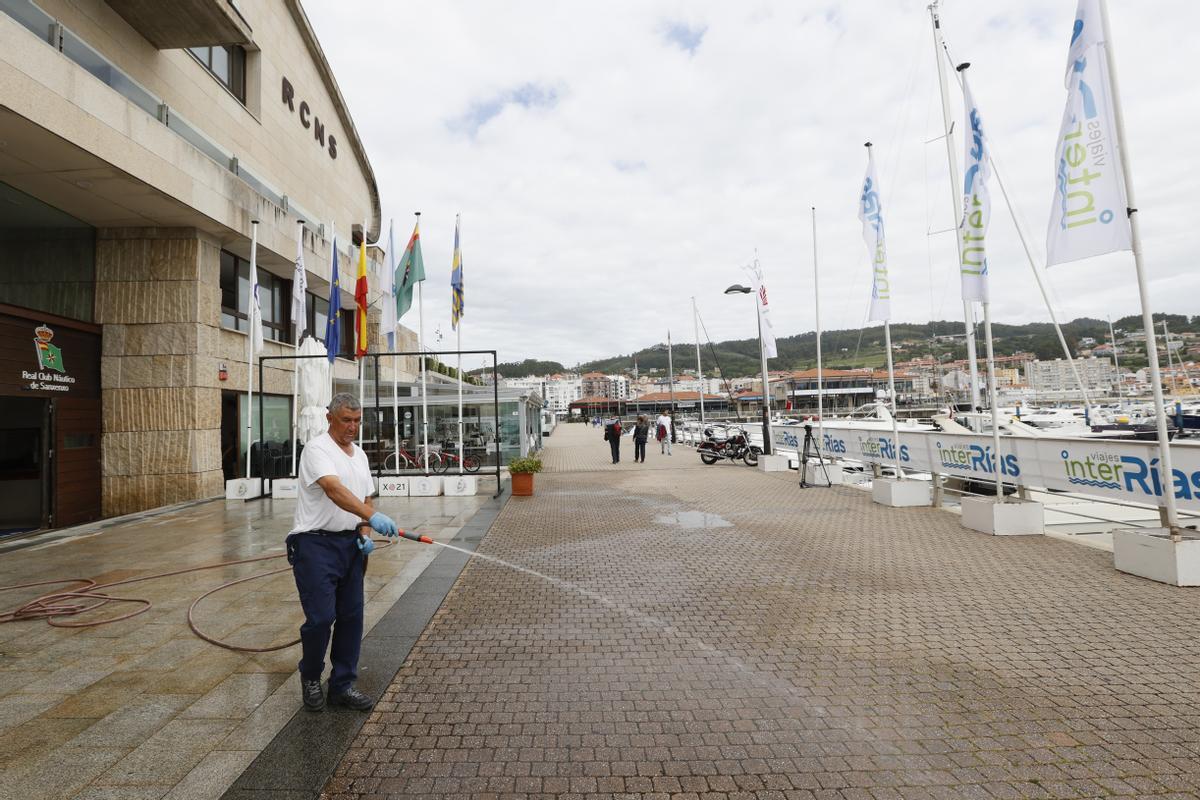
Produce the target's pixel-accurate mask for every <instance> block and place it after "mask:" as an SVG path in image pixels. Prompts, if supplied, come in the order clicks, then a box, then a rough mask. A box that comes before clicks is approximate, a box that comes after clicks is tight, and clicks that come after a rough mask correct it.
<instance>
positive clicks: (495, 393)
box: [251, 350, 504, 500]
mask: <svg viewBox="0 0 1200 800" xmlns="http://www.w3.org/2000/svg"><path fill="white" fill-rule="evenodd" d="M452 355H460V356H469V355H487V356H491V357H492V418H493V420H494V422H495V426H496V427H495V432H494V434H493V437H492V438H493V441H494V444H495V446H496V464H495V472H496V493H495V494H494V495H492V498H493V499H495V498H498V497H499V496H500V495H501V494H503V492H504V488H503V482H502V479H501V476H500V470H501V467H500V380H499V374H498V366H499V364H498V360H497V357H496V351H495V350H426V351H425V352H423V353H421V352H415V351H403V352H400V351H397V352H387V353H367V354H366V355H365V356H362V357H363V358H367V359H372V360H373V362H374V363H373V366H374V370H373V374H374V382H375V404H374V409H373V410H374V414H375V426H376V428H378V429H380V430H382V427H381V422H380V421H381V412H380V406H379V359H381V358H401V357H409V356H412V357H415V358H429V357H430V356H452ZM309 358H324V359H326V360H328V359H329V356H327V355H324V356H323V355H319V354H317V355H310V356H302V355H290V356H259V357H258V441H259V442H262V441H263V433H264V429H263V412H264V410H265V401H264V392H263V390H262V387H263V385H264V383H263V378H264V376H265V368H266V362H268V361H302V360H304V359H309ZM458 379H459V380H460V381H461V380H462V375H459V376H458ZM293 402H294V401H293ZM422 423H423V424H428V420H422ZM296 433H297V431H296V429H295V427H292V428H291V437H292V441H293V442H294V441H295V440H296ZM426 464H427V465H428V461H427V462H426ZM399 468H400V465H399V464H397V465H396V469H397V472H399ZM259 472H260V475H259V477H260V478H261V479H262V481H263V492H262V493H261V494H260V495H259V496H258V497H256V498H251V499H253V500H258V499H263V498H267V497H271V496H272V495H271V487H272V486H273V483H274V481H275V479H274V478H267V477H266V476H264V475H261V472H262V467H261V462H260V466H259ZM382 476H383V461H382V459H381V460H378V461H377V462H376V465H375V478H376V479H379V478H381V477H382ZM425 476H426V477H428V476H429V471H428V469H426V471H425ZM288 477H289V478H295V477H297V476H295V475H289V476H288Z"/></svg>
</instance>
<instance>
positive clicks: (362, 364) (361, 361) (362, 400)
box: [354, 220, 367, 448]
mask: <svg viewBox="0 0 1200 800" xmlns="http://www.w3.org/2000/svg"><path fill="white" fill-rule="evenodd" d="M359 251H360V252H359V254H358V260H359V262H362V260H363V258H364V254H365V253H366V252H367V222H366V220H363V224H362V240H361V243H360V244H359ZM357 274H358V273H357V272H355V275H357ZM354 282H355V287H354V293H355V294H358V286H357V284H358V280H357V278H356V279H355V281H354ZM357 306H358V304H357V303H355V309H354V349H355V355H354V357H355V358H356V359H358V405H359V407H360V408H362V407H364V406H365V404H366V396H365V394H364V391H365V387H366V381H365V380H364V375H363V373H364V371H365V368H366V362H367V359H366V357H365V356H360V355H358V352H357V351H358V337H359V332H360V331H361V330H362V329H363V327H364V324H363V322H362V321H361V320H360V319H359V318H358V316H359V314H361V313H362V310H361V309H359V308H358V307H357ZM363 344H364V345H365V344H367V342H365V341H364V342H363ZM363 416H366V415H365V414H364V415H363ZM366 427H367V426H366V425H362V424H360V425H359V426H358V446H359V447H360V448H361V447H362V445H363V433H364V431H365V430H366Z"/></svg>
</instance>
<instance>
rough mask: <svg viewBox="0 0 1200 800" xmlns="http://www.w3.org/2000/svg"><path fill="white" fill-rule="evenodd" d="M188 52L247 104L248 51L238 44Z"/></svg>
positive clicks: (196, 48)
mask: <svg viewBox="0 0 1200 800" xmlns="http://www.w3.org/2000/svg"><path fill="white" fill-rule="evenodd" d="M188 52H189V53H191V54H192V56H193V57H194V58H195V59H196V60H197V61H199V62H200V63H201V64H202V65H203V66H204V68H205V69H206V70H208V71H209V72H210V73H212V76H213V77H214V78H216V79H217V80H218V81H219V82H220V83H221V85H222V86H224V87H225V88H226V89H228V90H229V91H231V92H232V93H233V96H234V97H236V98H237V99H238V102H240V103H241V104H242V105H245V104H246V51H245V49H244V48H241V47H238V46H237V45H236V44H225V45H216V46H214V47H189V48H188Z"/></svg>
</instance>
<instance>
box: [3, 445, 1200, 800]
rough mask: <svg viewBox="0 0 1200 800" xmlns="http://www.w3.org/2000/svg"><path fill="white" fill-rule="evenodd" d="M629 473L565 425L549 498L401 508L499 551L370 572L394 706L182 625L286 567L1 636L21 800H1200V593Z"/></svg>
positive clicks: (753, 491)
mask: <svg viewBox="0 0 1200 800" xmlns="http://www.w3.org/2000/svg"><path fill="white" fill-rule="evenodd" d="M623 449H624V450H625V451H626V452H623V453H622V462H621V463H620V464H619V465H613V464H611V463H609V454H608V447H607V444H606V443H605V442H603V441H602V434H601V432H600V431H599V430H598V429H594V428H591V427H590V426H584V425H563V426H559V428H558V429H557V430H556V431H555V432H554V434H553V436H551V437H550V439H549V440H547V449H546V451H545V453H544V457H545V462H546V466H547V471H546V472H544V473H542V474H540V475H538V476H537V477H536V494H535V495H534V496H533V497H530V498H509V499H507V502H506V503H504V502H502V503H494V502H493V501H492V499H491V497H490V495H484V496H481V497H478V498H468V499H459V498H440V499H435V500H416V499H413V500H385V501H382V502H383V507H384V508H385V509H386V510H388V511H389V513H394V514H396V515H397V517H398V518H399V519H400V521H401V524H402V525H404V526H405V527H408V528H410V529H414V530H418V531H419V532H421V533H428V534H430V535H433V536H434V537H435V538H436V539H438V540H439V541H442V542H451V541H453V542H454V543H455V544H456V545H460V546H462V547H464V548H465V549H467V550H472V549H473V550H474V555H473V556H471V555H468V554H465V553H460V552H458V551H453V550H445V549H443V548H441V547H437V546H421V545H416V544H412V543H407V542H405V543H402V544H400V545H397V546H395V547H394V548H388V549H385V550H382V551H379V552H377V553H376V554H375V555H374V556H372V562H371V570H370V572H369V574H368V580H367V590H368V615H369V620H368V622H369V625H370V626H371V630H370V632H369V633H368V636H367V641H366V642H365V643H364V656H363V664H362V672H363V675H364V676H365V677H364V679H363V682H364V683H365V685H366V686H367V688H370V689H371V691H373V692H375V693H377V694H379V695H381V701H380V703H379V704H378V706H377V707H376V709H375V710H374V711H373V712H371V713H370V714H365V715H364V714H354V713H352V712H326V713H323V714H305V713H304V712H301V711H300V701H299V692H298V687H297V683H298V681H297V678H296V675H295V671H294V665H295V661H296V658H297V653H296V651H295V648H293V649H291V650H287V651H283V652H280V653H274V654H267V655H249V654H240V653H230V652H227V651H223V650H219V649H217V648H214V647H212V646H210V645H207V644H205V643H203V642H201V641H200V640H198V639H196V638H195V637H194V636H193V635H192V634H191V633H190V631H189V630H188V629H187V626H186V622H185V613H186V610H187V607H188V606H189V605H190V604H191V602H192V600H193V599H194V598H195V597H196V596H197V595H199V594H200V593H201V592H203V591H205V590H206V589H207V588H210V587H212V586H214V585H216V584H218V583H221V582H223V581H225V580H229V579H231V578H234V577H239V576H241V575H243V574H249V573H250V572H252V571H261V570H263V569H266V568H274V567H275V566H276V565H277V562H267V564H266V565H258V566H253V565H252V566H250V567H236V568H229V569H222V570H217V571H213V572H208V573H194V574H191V575H187V576H183V577H180V578H178V579H171V580H163V581H153V582H147V583H144V584H135V585H134V586H133V587H130V589H129V590H128V591H127V592H126V593H127V594H128V595H130V596H135V597H144V598H146V599H149V600H151V601H152V602H154V604H155V607H154V609H153V610H151V611H150V612H148V613H147V614H144V615H142V616H140V617H137V618H134V619H131V620H128V621H125V622H120V623H117V624H114V625H109V626H104V627H99V628H87V629H79V630H68V629H59V628H51V627H48V626H47V625H46V624H45V623H44V622H24V623H16V624H9V625H0V677H3V683H0V773H2V774H0V797H3V798H9V797H12V798H45V799H47V800H49V799H50V798H64V800H69V799H71V798H79V800H102V799H107V800H118V799H119V800H126V799H127V800H144V799H145V798H150V799H151V800H158V799H159V798H164V797H166V798H171V800H180V798H191V799H192V800H216V798H221V797H224V798H226V799H227V800H250V798H264V799H265V800H276V799H278V800H300V798H313V797H317V796H321V797H323V798H328V799H329V800H349V799H350V798H355V799H356V800H357V799H358V798H364V799H365V798H445V799H446V800H449V798H495V800H502V798H503V799H505V800H507V799H509V798H512V799H514V800H515V798H550V797H562V798H580V799H581V800H587V799H589V798H621V797H642V798H663V799H664V800H666V799H668V798H677V799H678V800H700V799H701V798H714V799H715V798H726V797H729V798H752V797H754V798H785V799H787V798H797V799H798V798H805V799H808V798H831V799H832V798H841V799H843V800H859V799H864V800H865V799H868V798H869V799H874V800H886V799H889V798H1085V797H1087V798H1091V797H1097V798H1098V797H1168V798H1171V797H1173V798H1196V797H1200V679H1198V677H1197V676H1200V644H1198V643H1197V642H1198V641H1200V594H1198V593H1197V592H1196V591H1195V590H1187V589H1178V588H1174V587H1168V586H1164V585H1160V584H1156V583H1152V582H1149V581H1145V580H1141V579H1138V578H1133V577H1129V576H1126V575H1122V574H1120V573H1117V572H1116V571H1114V570H1113V568H1112V559H1111V555H1110V554H1108V553H1106V552H1103V551H1101V550H1096V549H1093V548H1089V547H1082V546H1079V545H1076V544H1072V543H1070V542H1066V541H1062V540H1059V539H1052V538H1047V537H1014V538H994V537H989V536H985V535H982V534H978V533H974V532H971V531H968V530H966V529H964V528H962V527H961V526H959V524H958V517H957V516H956V515H955V514H953V513H951V512H949V511H939V510H933V509H888V508H883V507H880V506H876V505H874V504H872V503H871V501H870V497H869V494H868V493H866V492H863V491H862V490H860V489H854V488H849V487H846V488H842V487H837V488H833V489H807V490H801V489H799V488H798V487H797V485H796V480H795V474H794V473H783V474H765V473H761V472H759V471H756V470H753V469H750V468H748V467H745V466H743V465H741V464H729V463H722V464H717V465H714V466H704V465H702V464H701V463H700V461H699V459H698V458H697V456H696V455H695V453H694V451H692V450H691V449H689V448H686V447H683V446H678V445H677V446H676V448H675V453H674V455H672V456H665V455H661V454H660V453H659V452H658V450H659V448H658V447H657V445H655V444H653V443H652V444H651V446H650V447H649V448H648V456H647V461H646V463H645V464H635V463H633V462H632V448H631V447H629V446H628V442H626V446H625V448H623ZM481 483H482V484H483V488H484V489H487V488H489V486H488V484H487V483H486V482H483V481H481ZM506 497H507V495H506ZM291 508H292V506H291V504H290V502H288V501H274V502H258V503H225V502H223V501H216V502H213V503H205V504H199V505H195V506H191V507H188V508H183V509H179V510H175V511H172V512H169V513H165V514H161V515H157V516H147V517H144V518H135V519H130V520H125V521H120V522H118V523H115V524H112V523H110V524H106V525H99V526H93V527H92V528H88V529H83V530H81V531H74V532H71V533H69V534H57V535H52V536H50V537H43V538H42V539H39V540H37V543H36V544H33V545H32V546H27V547H24V548H21V549H16V550H12V551H10V552H5V553H4V554H3V555H0V584H5V585H7V584H10V583H16V582H19V581H34V580H45V579H49V578H50V577H69V576H87V577H92V578H100V579H104V580H115V579H118V578H120V577H122V576H133V575H137V574H146V573H150V572H157V571H161V570H165V569H168V568H171V567H177V566H190V565H198V564H204V563H212V562H215V561H221V560H228V559H235V558H242V557H246V556H252V555H258V554H264V553H270V552H278V548H279V547H280V546H281V544H282V537H283V532H284V531H286V529H287V527H288V524H289V522H290V519H291ZM493 520H494V521H493ZM30 591H32V590H30ZM28 594H29V593H28V592H26V593H22V592H11V593H9V594H8V595H4V596H3V597H4V599H5V600H4V602H5V607H6V608H7V607H11V605H13V604H15V603H17V602H19V601H20V600H22V599H25V597H26V596H27V595H28ZM10 595H11V596H10ZM99 613H100V612H93V614H99ZM113 613H115V610H113ZM200 616H201V619H202V621H203V623H204V625H205V626H206V629H207V630H209V631H211V632H212V633H215V634H217V635H220V636H223V637H227V638H230V639H233V640H235V641H240V642H244V643H266V642H268V641H272V640H274V641H286V640H287V639H288V638H291V637H293V636H294V635H295V630H296V627H297V626H298V624H299V620H300V614H299V609H298V603H297V602H296V598H295V590H294V586H292V584H291V579H290V576H289V575H288V574H286V573H284V574H282V575H281V576H279V577H277V578H270V579H266V580H264V581H255V582H251V583H249V584H243V585H241V586H239V587H235V588H234V589H232V590H230V591H229V592H228V593H227V594H226V593H223V594H219V595H216V596H214V597H213V598H211V599H210V601H206V604H205V605H204V606H202V613H201V615H200ZM397 670H398V672H397ZM393 675H394V678H393Z"/></svg>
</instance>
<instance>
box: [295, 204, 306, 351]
mask: <svg viewBox="0 0 1200 800" xmlns="http://www.w3.org/2000/svg"><path fill="white" fill-rule="evenodd" d="M307 294H308V273H307V272H306V271H305V269H304V226H303V225H297V226H296V269H295V271H294V272H293V273H292V323H293V324H294V325H295V326H296V344H297V345H299V344H300V340H301V339H303V338H304V334H305V332H306V331H307V330H308V298H307Z"/></svg>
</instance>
